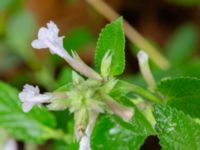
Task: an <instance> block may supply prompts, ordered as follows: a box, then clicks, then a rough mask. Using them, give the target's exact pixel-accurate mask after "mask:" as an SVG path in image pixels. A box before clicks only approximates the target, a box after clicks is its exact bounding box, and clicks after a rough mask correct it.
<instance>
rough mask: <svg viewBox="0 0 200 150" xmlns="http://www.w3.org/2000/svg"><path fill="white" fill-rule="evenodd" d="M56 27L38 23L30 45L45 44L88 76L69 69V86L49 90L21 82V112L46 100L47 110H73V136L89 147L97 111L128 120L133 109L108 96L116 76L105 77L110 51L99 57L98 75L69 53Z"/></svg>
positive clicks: (82, 148)
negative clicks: (22, 86)
mask: <svg viewBox="0 0 200 150" xmlns="http://www.w3.org/2000/svg"><path fill="white" fill-rule="evenodd" d="M58 32H59V29H58V27H57V26H56V25H55V23H53V22H52V21H50V22H49V23H47V28H45V27H42V28H40V30H39V32H38V39H36V40H34V41H33V42H32V46H33V48H36V49H43V48H49V50H50V52H51V53H52V54H57V55H59V56H60V57H62V58H63V59H65V60H66V61H67V62H68V64H69V65H70V66H71V67H72V68H73V69H74V70H75V71H77V72H79V73H81V74H83V75H85V76H86V77H88V79H87V80H85V79H84V78H82V77H81V76H80V75H79V74H77V73H76V72H73V81H72V84H71V86H70V87H68V88H66V89H62V90H61V91H59V92H58V91H56V92H52V93H44V94H41V93H40V90H39V88H38V87H37V86H35V87H34V86H31V85H28V84H27V85H25V86H24V89H23V90H22V92H21V93H20V94H19V98H20V100H21V102H22V108H23V111H24V112H28V111H30V110H31V109H32V108H33V107H34V105H37V106H39V107H40V106H41V105H42V104H47V108H48V109H49V110H64V109H68V110H69V111H70V112H71V113H74V121H75V131H74V133H75V136H76V138H77V140H80V146H79V149H80V150H90V135H91V132H92V129H93V127H94V125H95V122H96V119H97V117H98V115H99V114H100V113H104V112H109V113H114V114H116V115H118V116H119V117H121V118H122V119H124V120H125V121H129V120H131V118H132V116H133V113H134V112H133V109H132V108H129V107H126V106H123V105H121V104H120V103H118V102H116V101H115V100H114V99H113V98H112V97H110V96H109V92H110V91H111V90H112V89H113V87H114V86H115V84H116V82H117V80H115V79H114V78H112V79H108V78H107V76H108V74H109V73H108V72H109V71H110V69H109V68H110V65H111V61H112V53H111V52H109V51H108V53H106V54H105V56H104V58H103V59H102V66H101V75H99V74H98V73H97V72H95V71H94V70H93V69H91V68H90V67H89V66H87V65H86V64H85V63H84V62H83V61H82V60H81V58H80V57H79V56H78V54H77V53H75V52H72V55H70V54H69V53H68V52H67V51H66V50H65V49H64V47H63V38H64V37H58Z"/></svg>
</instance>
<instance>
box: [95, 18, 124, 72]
mask: <svg viewBox="0 0 200 150" xmlns="http://www.w3.org/2000/svg"><path fill="white" fill-rule="evenodd" d="M124 48H125V38H124V32H123V22H122V18H119V19H117V20H115V21H113V22H112V23H111V24H108V25H107V26H106V27H105V28H104V29H103V30H102V31H101V33H100V35H99V39H98V42H97V47H96V56H95V64H96V67H97V69H100V66H101V61H102V58H103V57H104V55H105V54H106V52H107V51H108V50H110V51H111V52H112V63H111V72H110V75H113V76H114V75H120V74H121V73H122V72H123V70H124V67H125V54H124Z"/></svg>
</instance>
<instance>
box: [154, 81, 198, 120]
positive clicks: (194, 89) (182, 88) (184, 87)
mask: <svg viewBox="0 0 200 150" xmlns="http://www.w3.org/2000/svg"><path fill="white" fill-rule="evenodd" d="M158 90H159V91H160V92H161V93H162V94H163V95H164V96H165V97H166V101H167V104H168V105H170V106H172V107H176V108H177V109H179V110H182V111H183V112H184V113H186V114H189V115H191V116H192V117H200V79H198V78H190V77H180V78H171V79H170V78H168V79H164V80H162V81H161V82H160V83H159V84H158Z"/></svg>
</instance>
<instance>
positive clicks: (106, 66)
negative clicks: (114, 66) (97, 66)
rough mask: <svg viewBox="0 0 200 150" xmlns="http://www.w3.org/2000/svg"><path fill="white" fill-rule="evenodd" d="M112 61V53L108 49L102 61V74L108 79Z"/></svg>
mask: <svg viewBox="0 0 200 150" xmlns="http://www.w3.org/2000/svg"><path fill="white" fill-rule="evenodd" d="M111 63H112V53H111V50H108V51H107V52H106V54H105V55H104V57H103V59H102V61H101V75H102V77H103V78H104V79H106V78H107V77H108V76H109V74H110V66H111Z"/></svg>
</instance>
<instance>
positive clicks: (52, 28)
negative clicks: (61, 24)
mask: <svg viewBox="0 0 200 150" xmlns="http://www.w3.org/2000/svg"><path fill="white" fill-rule="evenodd" d="M47 27H48V29H49V30H50V31H52V32H53V33H54V34H55V35H58V32H59V29H58V27H57V25H56V24H55V23H54V22H53V21H49V23H47Z"/></svg>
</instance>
